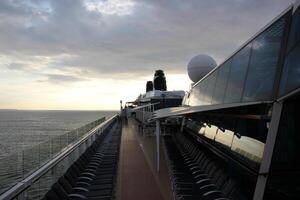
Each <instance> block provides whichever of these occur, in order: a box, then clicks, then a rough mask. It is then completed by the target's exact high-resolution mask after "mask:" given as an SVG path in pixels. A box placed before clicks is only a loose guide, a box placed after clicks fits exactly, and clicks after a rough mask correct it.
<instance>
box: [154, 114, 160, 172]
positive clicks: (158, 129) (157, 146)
mask: <svg viewBox="0 0 300 200" xmlns="http://www.w3.org/2000/svg"><path fill="white" fill-rule="evenodd" d="M155 124H156V131H155V132H156V170H157V171H158V172H159V160H160V158H159V153H160V149H159V148H160V146H159V145H160V142H159V137H160V122H159V120H158V119H157V120H156V121H155Z"/></svg>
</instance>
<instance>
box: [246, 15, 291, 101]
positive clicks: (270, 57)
mask: <svg viewBox="0 0 300 200" xmlns="http://www.w3.org/2000/svg"><path fill="white" fill-rule="evenodd" d="M285 24H286V18H281V19H280V20H278V21H276V22H275V23H274V24H273V25H272V26H271V27H269V28H268V29H267V30H266V31H264V32H263V33H262V34H260V35H259V36H258V37H257V38H256V39H255V40H254V41H253V43H252V52H251V58H250V63H249V69H248V75H247V79H246V85H245V89H244V95H243V101H259V100H271V99H272V94H273V87H274V80H275V75H276V71H277V67H278V61H279V56H280V49H281V46H282V40H283V33H284V30H285Z"/></svg>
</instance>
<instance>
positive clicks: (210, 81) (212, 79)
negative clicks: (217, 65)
mask: <svg viewBox="0 0 300 200" xmlns="http://www.w3.org/2000/svg"><path fill="white" fill-rule="evenodd" d="M217 72H218V71H214V72H212V73H211V74H210V76H208V77H207V89H206V91H205V92H206V93H205V97H206V98H205V102H207V104H208V105H210V104H211V100H212V95H213V93H214V89H215V85H216V79H217V75H218V74H217Z"/></svg>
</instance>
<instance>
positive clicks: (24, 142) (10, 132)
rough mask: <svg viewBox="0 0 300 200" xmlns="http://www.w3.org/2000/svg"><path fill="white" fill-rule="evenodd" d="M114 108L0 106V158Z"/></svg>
mask: <svg viewBox="0 0 300 200" xmlns="http://www.w3.org/2000/svg"><path fill="white" fill-rule="evenodd" d="M116 113H117V111H43V110H39V111H32V110H0V158H1V157H6V156H8V155H9V154H11V153H14V152H16V151H20V150H23V149H26V148H28V147H31V146H34V145H36V144H38V143H41V142H44V141H46V140H49V139H50V138H51V137H55V136H57V135H61V134H64V133H66V132H68V131H70V130H73V129H76V128H79V127H81V126H83V125H85V124H87V123H89V122H92V121H94V120H96V119H99V118H102V117H110V116H113V115H114V114H116Z"/></svg>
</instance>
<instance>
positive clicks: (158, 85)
mask: <svg viewBox="0 0 300 200" xmlns="http://www.w3.org/2000/svg"><path fill="white" fill-rule="evenodd" d="M153 82H154V89H155V90H161V91H166V90H167V82H166V77H165V74H164V71H163V70H156V71H155V74H154V80H153Z"/></svg>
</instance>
